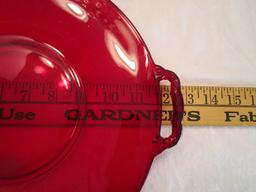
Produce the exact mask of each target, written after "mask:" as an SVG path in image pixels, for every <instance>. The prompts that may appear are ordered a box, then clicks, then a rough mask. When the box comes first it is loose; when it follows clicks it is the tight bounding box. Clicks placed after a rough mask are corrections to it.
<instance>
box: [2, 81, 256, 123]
mask: <svg viewBox="0 0 256 192" xmlns="http://www.w3.org/2000/svg"><path fill="white" fill-rule="evenodd" d="M84 87H85V90H84V91H81V92H79V91H77V90H74V89H72V88H71V89H68V90H66V91H63V90H62V91H61V90H60V89H58V88H57V87H55V85H53V84H52V83H51V82H48V83H46V82H7V81H6V82H0V125H1V123H2V124H3V125H5V124H6V123H7V124H8V117H10V119H11V115H12V114H13V116H14V115H15V114H16V115H17V117H16V118H21V113H20V112H16V113H15V110H17V109H16V108H15V106H17V108H23V109H26V110H27V111H33V109H42V108H45V109H48V108H49V109H51V111H52V112H54V113H53V114H55V117H54V118H53V121H52V122H56V121H55V120H56V119H59V122H64V119H63V118H64V116H63V114H64V113H65V111H66V110H67V109H68V108H76V107H77V106H78V105H79V103H84V104H88V105H93V106H107V108H108V111H103V112H102V113H105V114H106V113H109V112H110V111H111V110H113V109H114V110H117V111H116V113H115V111H111V113H113V114H114V113H115V114H119V115H120V114H121V115H120V117H119V119H122V118H121V116H122V114H123V115H126V118H127V114H128V110H134V109H135V108H136V110H140V109H143V106H144V107H145V110H146V109H147V106H150V105H151V106H152V102H151V100H150V98H151V96H150V94H155V93H156V92H157V88H156V87H154V86H150V85H138V84H136V85H127V84H125V85H123V84H88V83H87V84H86V83H84ZM160 88H161V91H160V94H161V95H159V97H161V98H162V112H161V113H160V118H161V119H162V124H163V125H170V119H171V116H172V101H171V97H170V87H169V86H167V85H161V87H160ZM182 94H183V98H184V105H185V112H184V119H183V124H184V125H195V126H208V125H211V126H212V125H213V126H214V125H216V126H254V125H256V88H249V87H248V88H247V87H216V86H182ZM85 95H87V96H85ZM83 98H86V99H87V100H86V101H85V100H83ZM77 99H79V101H78V100H77ZM111 106H115V107H114V108H113V107H111ZM121 106H123V107H125V111H124V110H123V109H121ZM140 106H141V107H140ZM10 107H11V108H10ZM118 107H119V108H118ZM153 108H154V107H150V109H153ZM109 109H111V110H109ZM156 109H157V108H156ZM37 111H38V113H39V112H40V110H37ZM73 112H74V111H73ZM146 112H147V111H145V113H144V112H143V111H141V112H140V114H144V115H143V116H144V118H145V119H147V114H148V113H147V114H146ZM157 113H158V112H157V111H153V112H152V113H151V114H149V117H148V118H154V116H156V114H157ZM65 114H67V113H65ZM70 114H71V112H70ZM26 115H27V118H32V115H33V114H32V113H31V114H25V113H24V114H23V115H22V118H24V117H26ZM34 115H35V114H34ZM37 115H40V114H37ZM44 115H45V114H42V115H41V116H38V117H40V118H39V119H40V120H41V119H42V122H44V123H45V122H46V120H45V116H44ZM93 115H94V116H95V118H96V115H95V114H93ZM150 115H151V116H150ZM23 116H24V117H23ZM94 116H92V114H91V117H94ZM108 116H110V115H108ZM133 116H134V117H135V118H136V114H135V115H133ZM114 117H115V116H114V115H113V118H114ZM13 118H15V117H13ZM66 118H70V116H67V117H66ZM101 118H102V117H101ZM98 119H100V117H98ZM102 119H104V118H102ZM116 119H118V118H117V117H116ZM15 122H16V121H15ZM17 122H20V121H17ZM27 122H28V121H27ZM38 122H39V123H40V121H38ZM48 122H50V120H49V121H48ZM108 123H109V122H108ZM18 124H19V125H22V123H18ZM8 125H9V126H10V124H8ZM15 125H16V124H15Z"/></svg>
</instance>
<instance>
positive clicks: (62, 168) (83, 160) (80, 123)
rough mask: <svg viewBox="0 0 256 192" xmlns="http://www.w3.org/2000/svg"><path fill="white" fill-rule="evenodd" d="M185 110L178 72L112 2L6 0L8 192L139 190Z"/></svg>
mask: <svg viewBox="0 0 256 192" xmlns="http://www.w3.org/2000/svg"><path fill="white" fill-rule="evenodd" d="M161 80H169V81H170V83H171V92H170V94H171V98H172V101H173V113H172V118H171V121H172V126H173V128H172V133H171V135H170V136H169V137H168V138H162V137H161V136H160V126H161V93H160V86H159V83H160V81H161ZM182 115H183V100H182V96H181V92H180V83H179V79H178V77H177V76H176V75H175V74H174V73H173V72H171V71H167V70H165V69H163V68H162V67H160V66H157V65H155V64H154V62H153V60H152V58H151V56H150V53H149V51H148V49H147V47H146V45H145V44H144V42H143V40H142V38H141V37H140V36H139V34H138V33H137V31H136V30H135V28H134V27H133V26H132V24H131V23H130V22H129V20H128V19H127V18H126V17H125V16H124V15H123V13H122V12H121V11H120V10H119V9H118V8H117V7H116V6H115V5H113V4H112V3H111V2H110V1H108V0H97V1H96V0H77V1H75V0H44V1H40V2H39V1H37V0H27V1H26V2H23V1H18V0H8V1H0V191H1V192H5V191H8V192H32V191H33V192H34V191H36V192H45V191H47V192H51V191H52V192H56V191H62V192H70V191H76V192H79V191H81V192H82V191H83V192H85V191H139V190H140V189H141V187H142V185H143V183H144V181H145V179H146V176H147V174H148V171H149V169H150V166H151V163H152V161H153V159H154V157H155V156H156V155H157V154H159V153H160V152H162V151H163V150H165V149H167V148H170V147H172V146H174V145H175V144H176V143H177V142H178V140H179V138H180V135H181V128H182V126H181V119H182Z"/></svg>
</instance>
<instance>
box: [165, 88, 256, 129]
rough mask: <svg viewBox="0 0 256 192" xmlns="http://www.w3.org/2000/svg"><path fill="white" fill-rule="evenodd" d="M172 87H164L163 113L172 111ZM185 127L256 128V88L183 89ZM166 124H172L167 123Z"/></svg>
mask: <svg viewBox="0 0 256 192" xmlns="http://www.w3.org/2000/svg"><path fill="white" fill-rule="evenodd" d="M169 89H170V87H169V86H165V85H163V86H162V87H161V92H162V106H163V113H164V112H165V111H169V109H170V107H171V100H170V95H169ZM182 93H183V98H184V104H185V114H184V119H183V121H184V123H183V124H184V125H195V126H208V125H209V126H211V125H213V126H215V125H216V126H255V125H256V88H249V87H216V86H183V87H182ZM163 124H164V125H167V124H170V123H169V122H168V121H166V120H164V121H163Z"/></svg>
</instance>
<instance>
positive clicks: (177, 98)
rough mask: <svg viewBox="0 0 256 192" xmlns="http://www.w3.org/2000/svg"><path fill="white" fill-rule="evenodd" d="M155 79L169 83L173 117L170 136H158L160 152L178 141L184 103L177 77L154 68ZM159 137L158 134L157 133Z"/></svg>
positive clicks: (166, 71)
mask: <svg viewBox="0 0 256 192" xmlns="http://www.w3.org/2000/svg"><path fill="white" fill-rule="evenodd" d="M155 77H156V79H157V80H158V81H159V82H160V81H161V80H168V81H170V83H171V91H170V95H171V98H172V102H173V115H172V120H171V123H172V134H171V135H170V136H169V137H167V138H163V137H161V136H158V138H157V140H156V142H157V143H158V144H159V147H160V152H162V151H163V150H165V149H167V148H171V147H173V146H174V145H176V144H177V143H178V141H179V139H180V136H181V132H182V124H181V121H182V118H183V113H184V102H183V97H182V93H181V86H180V80H179V78H178V76H177V75H176V74H175V73H174V72H172V71H168V70H165V69H164V68H163V67H161V66H158V65H156V66H155ZM159 135H160V133H159Z"/></svg>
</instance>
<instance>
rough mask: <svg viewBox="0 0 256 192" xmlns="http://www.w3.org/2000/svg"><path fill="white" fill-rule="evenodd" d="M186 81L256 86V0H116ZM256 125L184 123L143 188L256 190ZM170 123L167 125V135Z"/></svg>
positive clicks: (159, 59) (157, 56)
mask: <svg viewBox="0 0 256 192" xmlns="http://www.w3.org/2000/svg"><path fill="white" fill-rule="evenodd" d="M113 2H114V3H115V4H117V5H118V6H119V7H120V8H121V9H122V10H123V12H124V13H125V14H126V15H127V16H128V17H129V19H130V20H131V21H132V22H133V24H134V25H135V26H136V28H137V29H138V31H139V32H140V34H141V35H142V37H143V39H144V40H145V42H146V44H147V45H148V47H149V49H150V51H151V54H152V56H153V58H154V61H155V63H158V64H160V65H162V66H164V67H165V68H168V69H170V70H173V71H175V72H176V73H177V74H178V75H179V76H180V78H181V81H182V84H183V85H218V86H253V87H256V75H255V72H256V35H255V34H256V1H253V0H246V1H244V0H232V1H231V0H217V1H213V0H159V1H148V0H129V1H128V0H125V1H124V0H113ZM255 128H256V127H184V131H183V135H182V138H181V140H180V142H179V144H178V145H177V146H176V147H174V148H172V149H170V150H168V151H165V152H164V153H162V154H161V155H159V156H158V157H157V158H156V159H155V160H154V163H153V165H152V168H151V170H150V173H149V175H148V178H147V181H146V183H145V185H144V187H143V189H142V191H143V192H151V191H152V192H156V191H161V192H170V191H176V192H182V191H184V192H187V191H190V192H201V191H202V192H205V191H207V192H219V191H232V192H241V191H246V192H247V191H248V192H250V191H255V188H256V163H255V162H256V150H255V147H256V129H255ZM166 130H167V129H165V133H163V135H166V134H167V133H166V132H167V131H166Z"/></svg>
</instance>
